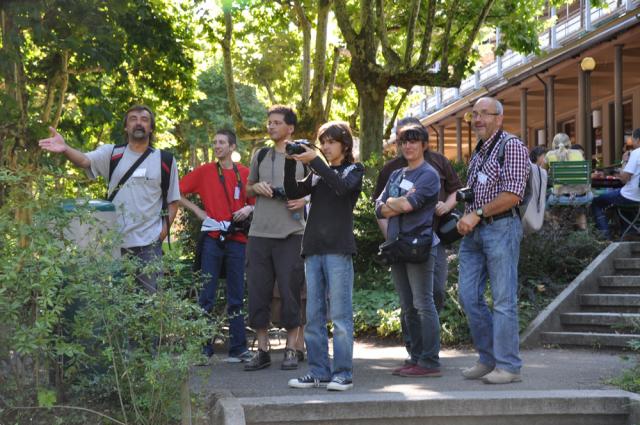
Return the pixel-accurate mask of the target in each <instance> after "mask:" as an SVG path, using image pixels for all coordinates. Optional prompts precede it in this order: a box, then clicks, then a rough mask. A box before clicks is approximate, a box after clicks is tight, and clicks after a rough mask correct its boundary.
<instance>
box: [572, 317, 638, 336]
mask: <svg viewBox="0 0 640 425" xmlns="http://www.w3.org/2000/svg"><path fill="white" fill-rule="evenodd" d="M560 321H561V322H562V324H563V325H568V326H596V327H609V326H613V327H614V328H616V329H617V330H618V331H621V330H622V329H636V328H638V329H639V330H640V313H564V314H561V315H560ZM573 330H575V329H573ZM638 338H640V335H638Z"/></svg>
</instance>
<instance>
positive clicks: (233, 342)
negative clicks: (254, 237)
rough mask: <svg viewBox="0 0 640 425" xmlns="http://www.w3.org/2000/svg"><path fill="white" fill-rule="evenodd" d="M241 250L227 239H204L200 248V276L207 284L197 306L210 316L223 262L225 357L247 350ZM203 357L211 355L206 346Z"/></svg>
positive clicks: (208, 347)
mask: <svg viewBox="0 0 640 425" xmlns="http://www.w3.org/2000/svg"><path fill="white" fill-rule="evenodd" d="M244 250H245V244H243V243H240V242H235V241H232V240H229V239H227V240H226V241H225V242H224V243H221V242H219V241H218V240H217V239H213V238H212V237H210V236H207V237H206V238H205V240H204V244H203V246H202V273H203V275H207V281H206V282H205V284H204V287H203V288H202V291H201V292H200V297H199V299H198V303H199V304H200V306H201V307H202V308H203V309H204V310H205V311H206V312H207V313H210V312H211V311H212V310H213V308H214V306H215V304H216V290H217V289H218V279H219V278H220V271H221V270H222V265H223V262H224V268H225V271H226V280H227V315H228V317H229V355H230V356H237V355H239V354H242V353H244V352H245V351H247V337H246V334H245V327H244V315H243V313H242V304H243V298H244ZM204 352H205V354H206V355H208V356H211V355H212V354H213V347H212V346H211V344H210V343H209V344H208V345H207V346H205V349H204Z"/></svg>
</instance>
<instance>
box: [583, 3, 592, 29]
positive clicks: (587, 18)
mask: <svg viewBox="0 0 640 425" xmlns="http://www.w3.org/2000/svg"><path fill="white" fill-rule="evenodd" d="M583 18H584V21H583V23H584V30H585V31H591V30H592V29H593V26H592V25H591V0H585V1H584V15H583Z"/></svg>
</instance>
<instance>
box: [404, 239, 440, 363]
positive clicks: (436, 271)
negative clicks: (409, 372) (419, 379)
mask: <svg viewBox="0 0 640 425" xmlns="http://www.w3.org/2000/svg"><path fill="white" fill-rule="evenodd" d="M432 249H434V250H436V262H435V266H434V268H433V303H434V304H435V306H436V311H437V312H438V316H440V312H441V311H442V309H443V308H444V302H445V299H446V296H447V276H448V274H449V262H448V261H447V251H446V248H445V246H444V244H442V243H439V244H438V245H436V246H434V247H433V248H432ZM428 273H429V272H428ZM407 320H412V321H413V322H414V324H413V325H412V326H416V325H415V323H416V322H419V319H418V315H417V314H416V315H412V316H411V317H409V316H408V315H406V314H402V315H401V316H400V326H401V330H402V341H403V342H404V346H405V348H406V349H407V353H409V355H411V337H410V336H409V325H408V324H407ZM411 361H412V362H414V363H415V361H416V360H414V359H413V357H412V360H411Z"/></svg>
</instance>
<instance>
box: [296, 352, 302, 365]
mask: <svg viewBox="0 0 640 425" xmlns="http://www.w3.org/2000/svg"><path fill="white" fill-rule="evenodd" d="M296 357H298V361H299V362H303V361H304V351H302V350H296Z"/></svg>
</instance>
